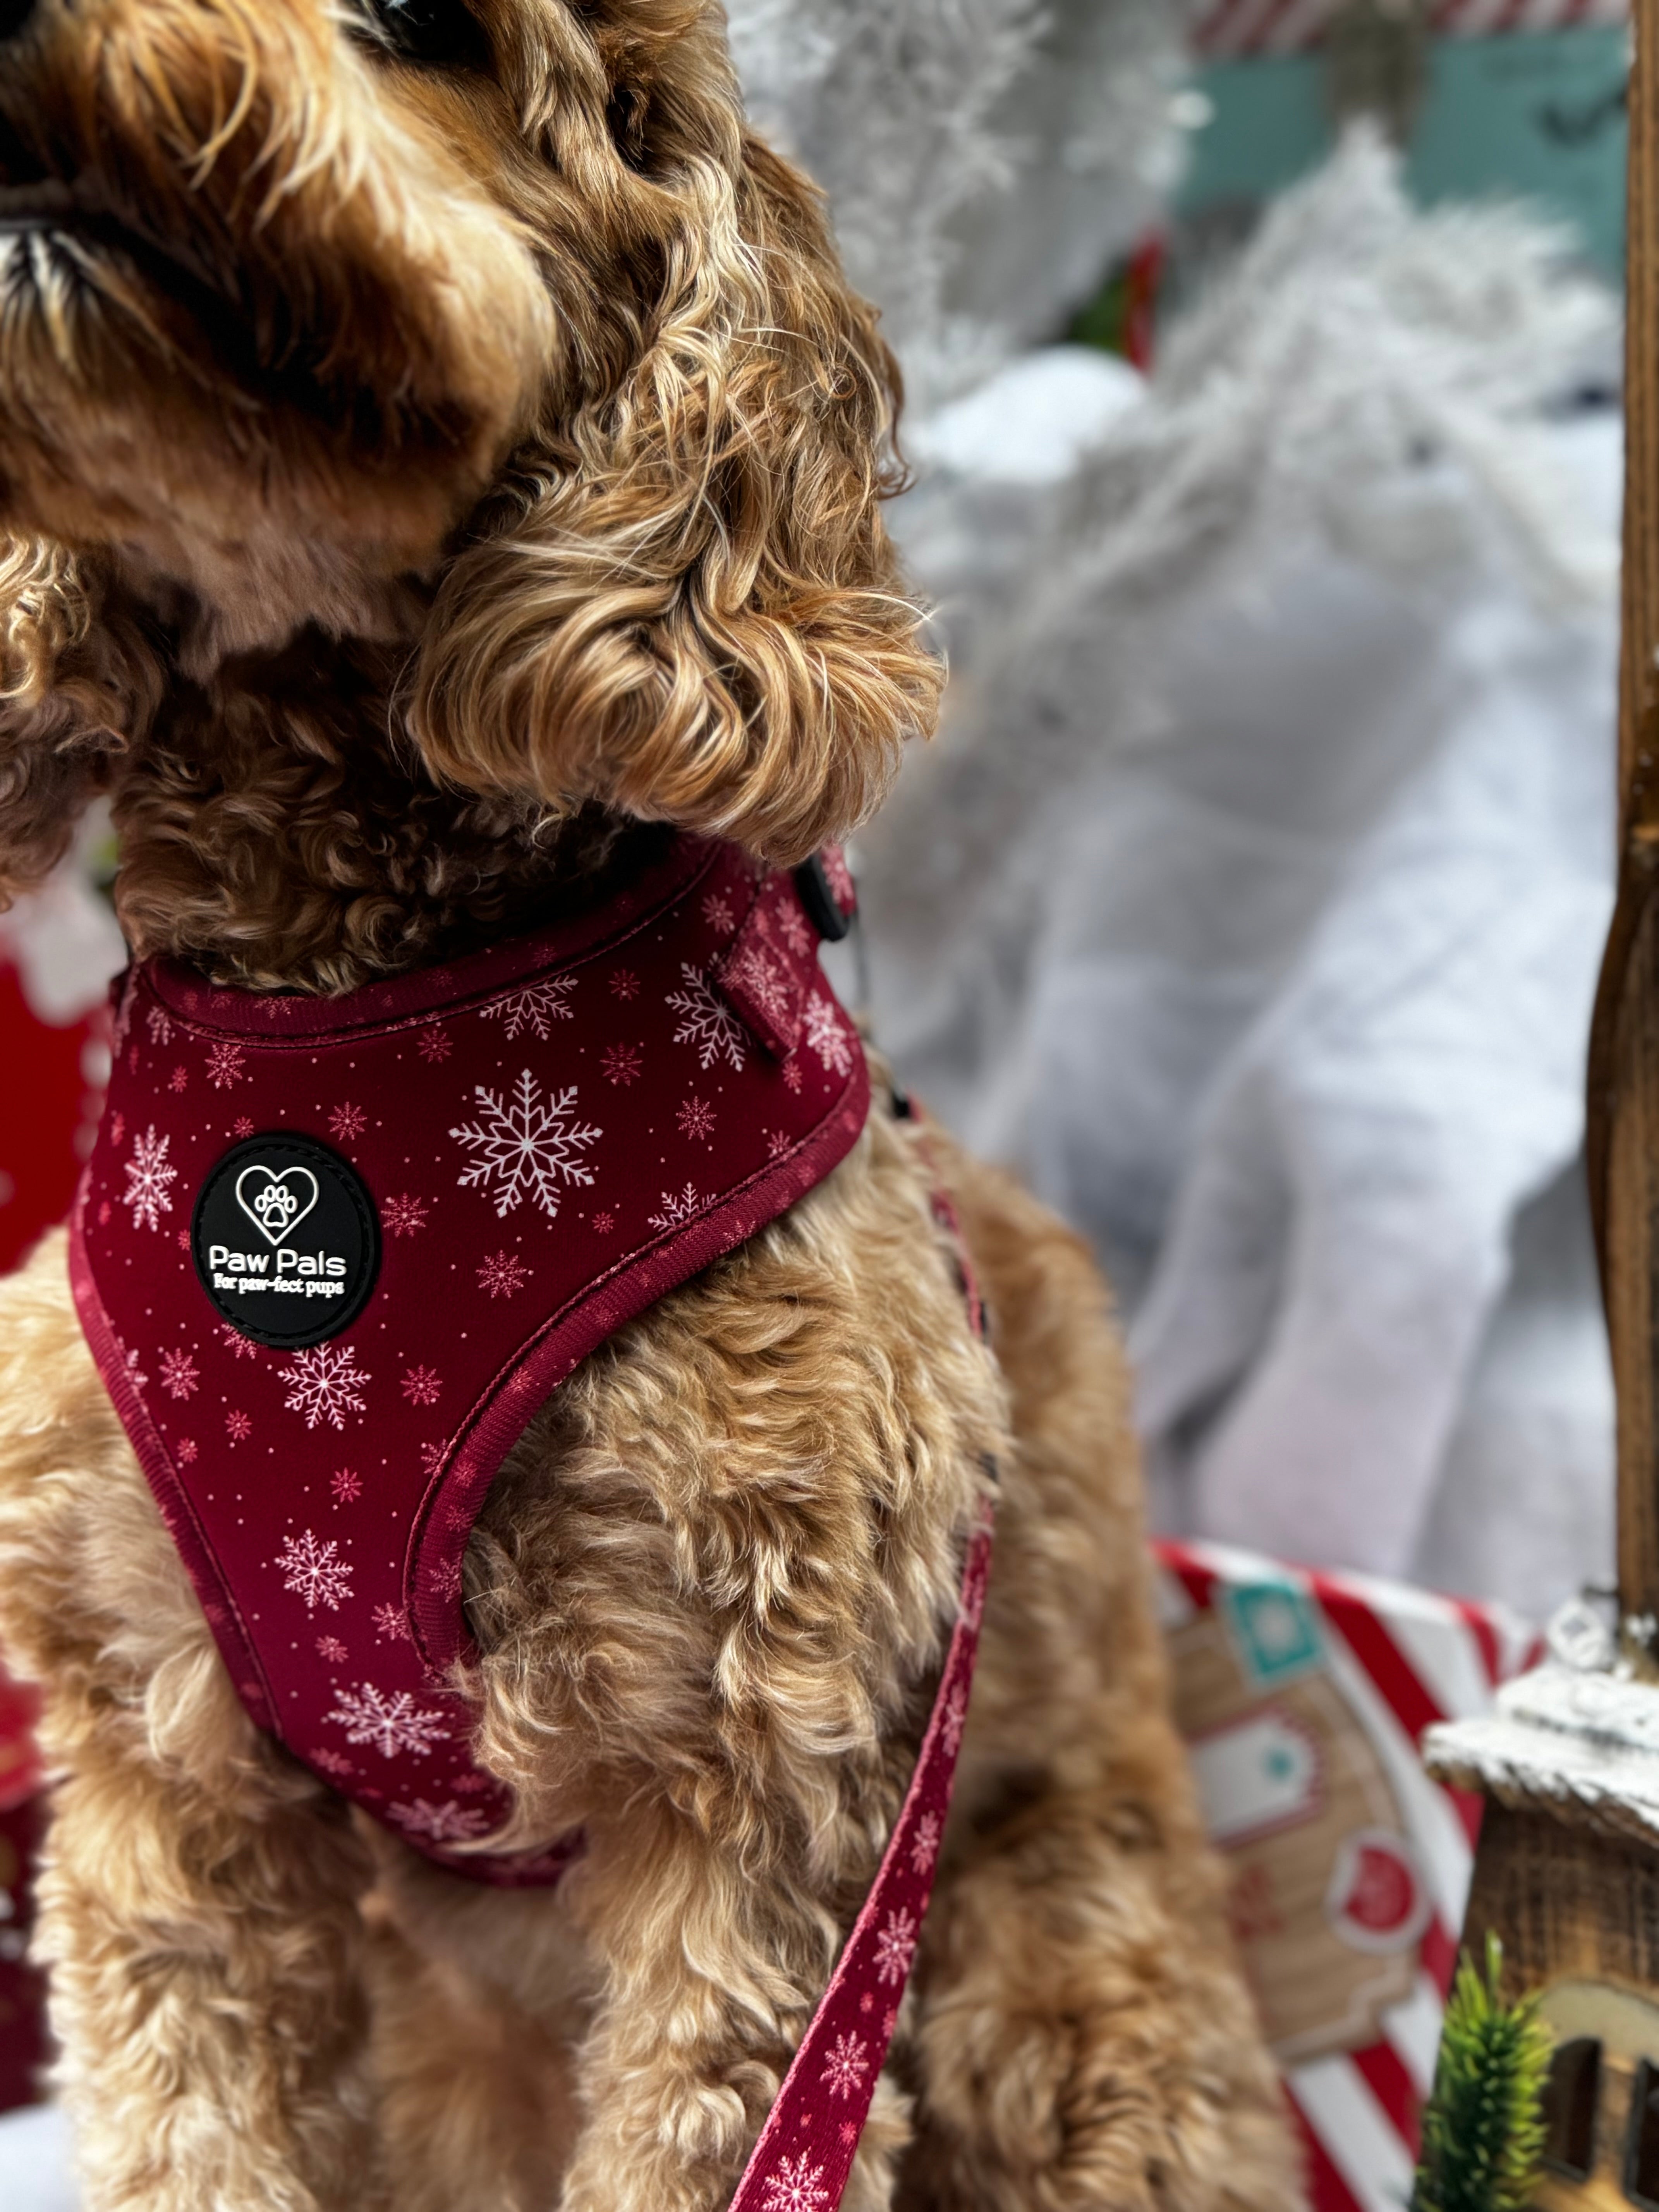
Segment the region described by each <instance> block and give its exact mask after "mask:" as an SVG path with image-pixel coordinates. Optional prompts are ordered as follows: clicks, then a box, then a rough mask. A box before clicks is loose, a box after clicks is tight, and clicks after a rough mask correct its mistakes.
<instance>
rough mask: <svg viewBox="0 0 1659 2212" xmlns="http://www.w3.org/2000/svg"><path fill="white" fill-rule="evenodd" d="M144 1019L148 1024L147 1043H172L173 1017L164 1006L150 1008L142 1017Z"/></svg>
mask: <svg viewBox="0 0 1659 2212" xmlns="http://www.w3.org/2000/svg"><path fill="white" fill-rule="evenodd" d="M144 1019H145V1021H146V1022H148V1023H149V1041H150V1042H151V1043H152V1044H171V1043H172V1042H173V1017H172V1015H171V1014H170V1013H168V1012H167V1008H166V1007H165V1006H152V1007H151V1008H150V1010H149V1012H148V1013H147V1014H146V1015H145V1016H144Z"/></svg>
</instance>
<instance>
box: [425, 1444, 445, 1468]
mask: <svg viewBox="0 0 1659 2212" xmlns="http://www.w3.org/2000/svg"><path fill="white" fill-rule="evenodd" d="M445 1449H447V1448H446V1447H445V1446H444V1445H443V1444H422V1446H421V1472H422V1474H436V1473H437V1472H438V1469H439V1468H441V1466H442V1465H443V1463H444V1452H445Z"/></svg>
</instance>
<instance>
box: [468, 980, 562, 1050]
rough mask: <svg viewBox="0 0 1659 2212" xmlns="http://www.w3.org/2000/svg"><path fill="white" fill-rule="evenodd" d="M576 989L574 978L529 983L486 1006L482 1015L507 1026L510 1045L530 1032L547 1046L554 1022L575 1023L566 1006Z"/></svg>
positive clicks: (482, 1008) (480, 1010) (482, 1010)
mask: <svg viewBox="0 0 1659 2212" xmlns="http://www.w3.org/2000/svg"><path fill="white" fill-rule="evenodd" d="M575 987H576V979H575V977H574V975H555V976H552V977H550V979H549V980H548V981H545V982H541V983H527V984H526V986H525V987H524V989H523V990H522V991H509V992H508V993H507V996H506V997H505V998H504V999H497V1000H496V1001H495V1005H494V1006H483V1007H481V1008H480V1009H479V1012H481V1013H482V1015H483V1018H484V1020H485V1021H487V1022H501V1023H503V1024H505V1025H506V1029H507V1042H508V1043H509V1044H510V1043H512V1042H513V1039H514V1038H515V1037H516V1036H518V1034H519V1032H520V1030H529V1031H530V1033H531V1035H532V1036H536V1037H540V1038H541V1039H542V1040H543V1041H544V1042H545V1040H546V1037H547V1034H548V1030H549V1028H550V1025H551V1024H553V1023H554V1022H569V1021H574V1019H575V1016H574V1013H573V1012H571V1010H570V1008H569V1007H568V1006H566V1004H565V1000H567V999H568V997H569V996H570V994H571V993H572V992H573V991H574V989H575Z"/></svg>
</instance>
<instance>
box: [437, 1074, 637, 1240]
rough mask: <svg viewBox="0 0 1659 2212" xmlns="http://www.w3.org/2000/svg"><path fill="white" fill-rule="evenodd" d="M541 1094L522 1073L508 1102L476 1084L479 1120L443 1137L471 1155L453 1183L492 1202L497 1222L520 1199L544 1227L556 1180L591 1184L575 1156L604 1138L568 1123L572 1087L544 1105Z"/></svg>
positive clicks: (553, 1212) (553, 1214)
mask: <svg viewBox="0 0 1659 2212" xmlns="http://www.w3.org/2000/svg"><path fill="white" fill-rule="evenodd" d="M541 1088H542V1087H541V1085H540V1084H539V1083H538V1082H537V1080H536V1079H535V1077H534V1076H533V1075H532V1073H530V1070H529V1069H528V1068H527V1067H526V1069H525V1070H524V1072H523V1073H522V1074H521V1075H520V1078H519V1079H518V1081H517V1082H516V1083H515V1084H514V1085H513V1091H512V1094H511V1098H510V1100H509V1098H507V1097H504V1096H503V1095H502V1093H501V1092H500V1091H489V1090H487V1089H486V1088H485V1086H484V1085H483V1084H482V1083H481V1084H479V1085H477V1086H476V1088H475V1090H474V1091H473V1096H474V1097H475V1098H476V1099H477V1102H478V1104H479V1106H480V1107H481V1108H482V1109H483V1113H482V1114H481V1115H480V1117H479V1119H478V1120H477V1121H464V1122H462V1124H461V1125H460V1127H459V1128H456V1129H452V1130H451V1131H450V1135H451V1136H452V1137H453V1138H454V1139H455V1140H456V1142H457V1143H458V1144H459V1145H460V1146H463V1147H464V1148H465V1150H466V1151H468V1152H475V1153H477V1158H476V1159H475V1160H474V1161H473V1163H472V1164H471V1167H470V1168H467V1169H465V1170H464V1171H463V1172H462V1174H461V1175H460V1176H459V1178H458V1181H459V1183H460V1186H461V1188H463V1189H465V1188H468V1187H469V1186H471V1188H475V1189H481V1190H483V1191H484V1192H485V1193H486V1194H489V1195H491V1196H493V1197H494V1199H495V1218H496V1219H497V1220H498V1221H500V1220H503V1219H504V1218H506V1216H507V1214H509V1213H511V1212H512V1211H513V1208H514V1206H518V1205H519V1204H520V1202H521V1201H522V1200H524V1199H525V1198H526V1197H528V1198H529V1200H531V1203H532V1205H535V1206H540V1208H541V1210H542V1212H544V1214H545V1215H546V1216H547V1218H548V1219H549V1220H550V1221H554V1220H556V1219H557V1218H558V1212H559V1191H560V1180H561V1178H562V1180H563V1182H565V1183H591V1182H592V1180H593V1170H592V1168H590V1167H587V1166H585V1165H584V1164H583V1163H582V1161H581V1160H580V1158H578V1157H577V1156H578V1154H580V1153H581V1152H586V1149H587V1147H588V1146H590V1145H592V1144H596V1143H597V1142H598V1141H599V1138H600V1137H602V1136H603V1135H604V1134H605V1132H604V1131H603V1130H602V1129H596V1128H594V1127H592V1125H591V1124H590V1123H588V1122H586V1121H577V1120H576V1119H575V1118H574V1115H575V1108H576V1086H575V1085H574V1084H572V1085H570V1087H569V1088H568V1090H565V1091H554V1092H552V1093H550V1095H549V1097H547V1098H546V1100H545V1101H544V1099H543V1097H542V1095H541ZM492 1184H493V1185H494V1189H493V1191H492V1189H491V1186H492Z"/></svg>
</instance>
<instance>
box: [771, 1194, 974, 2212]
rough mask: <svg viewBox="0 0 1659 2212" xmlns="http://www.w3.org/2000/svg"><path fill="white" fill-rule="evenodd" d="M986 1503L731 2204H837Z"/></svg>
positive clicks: (899, 1975)
mask: <svg viewBox="0 0 1659 2212" xmlns="http://www.w3.org/2000/svg"><path fill="white" fill-rule="evenodd" d="M933 1205H934V1211H935V1212H936V1213H937V1214H938V1215H939V1218H940V1220H941V1221H942V1222H943V1223H944V1224H945V1226H946V1227H947V1228H949V1229H950V1230H951V1232H952V1234H953V1235H954V1236H955V1237H956V1240H957V1251H958V1254H959V1255H960V1258H961V1264H962V1268H963V1290H964V1292H965V1294H966V1297H967V1299H968V1307H969V1315H970V1316H971V1318H972V1322H973V1325H974V1328H975V1333H976V1334H977V1333H981V1331H982V1320H981V1307H980V1301H979V1294H978V1291H977V1289H976V1288H975V1283H974V1279H973V1273H972V1270H971V1268H970V1267H969V1262H968V1255H967V1250H966V1248H965V1246H964V1245H963V1241H962V1237H961V1232H960V1231H959V1229H958V1228H957V1222H956V1218H955V1214H954V1212H953V1210H952V1208H951V1205H950V1201H949V1200H948V1199H946V1198H945V1196H944V1195H943V1194H942V1193H941V1194H938V1195H936V1196H935V1199H934V1201H933ZM991 1523H992V1508H991V1505H990V1504H989V1501H988V1500H987V1502H986V1503H985V1504H983V1506H982V1507H981V1515H980V1519H979V1522H978V1524H977V1525H976V1527H975V1529H974V1531H973V1534H972V1535H971V1536H970V1538H969V1543H968V1551H967V1556H966V1558H965V1559H964V1560H963V1573H962V1606H961V1611H960V1613H958V1615H957V1624H956V1627H955V1629H954V1631H953V1632H952V1633H951V1647H950V1650H949V1651H948V1653H947V1654H946V1656H945V1671H944V1673H943V1674H941V1675H940V1677H939V1690H938V1692H937V1694H936V1695H935V1697H934V1699H933V1713H932V1715H931V1716H930V1717H929V1719H928V1723H927V1734H926V1735H924V1736H923V1738H922V1742H921V1753H919V1755H918V1757H917V1759H916V1765H915V1772H914V1773H913V1774H912V1775H911V1777H910V1787H909V1789H908V1790H907V1792H906V1793H905V1799H904V1803H903V1805H902V1808H901V1809H900V1812H899V1816H898V1820H897V1821H896V1823H895V1825H894V1828H893V1832H892V1834H891V1835H890V1837H889V1838H888V1840H887V1849H886V1850H885V1852H884V1854H883V1856H882V1862H881V1865H880V1867H879V1868H878V1870H877V1874H876V1878H875V1881H874V1882H873V1884H872V1887H871V1890H870V1894H869V1895H868V1897H866V1899H865V1901H864V1908H863V1910H862V1911H860V1914H859V1917H858V1918H857V1920H856V1921H855V1922H854V1926H853V1932H852V1934H851V1935H850V1936H848V1939H847V1942H846V1945H845V1948H843V1949H842V1954H841V1957H840V1959H839V1960H838V1961H837V1963H836V1971H835V1972H834V1973H833V1974H832V1975H831V1977H830V1979H829V1988H828V1989H827V1990H825V1991H824V1993H823V1999H822V2000H821V2002H820V2003H819V2005H818V2008H817V2012H816V2013H814V2015H812V2018H811V2021H810V2022H809V2024H808V2026H807V2029H806V2033H805V2035H804V2036H803V2037H802V2038H801V2041H800V2045H799V2049H798V2050H797V2051H796V2053H795V2056H794V2059H793V2063H792V2064H791V2066H790V2069H789V2071H788V2073H787V2075H785V2076H784V2081H783V2086H782V2087H781V2089H780V2090H779V2092H778V2094H777V2099H776V2101H775V2103H774V2105H773V2106H772V2110H771V2112H770V2113H769V2115H768V2117H767V2122H766V2125H765V2126H764V2127H763V2129H762V2130H761V2133H760V2137H759V2140H758V2141H757V2143H756V2145H755V2148H754V2149H753V2151H752V2152H751V2153H750V2159H749V2163H748V2165H747V2166H745V2167H744V2173H743V2179H741V2181H739V2182H738V2188H737V2193H736V2195H735V2196H734V2197H732V2202H731V2208H730V2212H836V2207H837V2206H838V2205H839V2204H840V2203H841V2200H842V2192H843V2191H845V2189H846V2187H847V2183H848V2176H849V2175H850V2173H851V2172H852V2169H853V2160H854V2155H855V2154H856V2153H857V2150H858V2147H859V2138H860V2136H861V2135H862V2134H863V2132H864V2124H865V2121H866V2118H868V2116H869V2112H870V2100H871V2099H872V2096H873V2095H874V2094H875V2087H876V2082H877V2081H878V2078H879V2076H880V2074H881V2069H882V2067H883V2065H884V2063H885V2061H886V2057H887V2051H888V2046H889V2045H890V2043H891V2041H892V2039H893V2031H894V2029H895V2027H896V2026H897V2025H898V2012H899V2005H900V2002H901V2001H902V1998H903V1996H904V1991H905V1986H906V1984H907V1983H908V1981H909V1978H910V1968H911V1966H912V1964H913V1962H914V1960H915V1954H916V1945H917V1943H918V1942H919V1941H920V1939H921V1923H922V1917H923V1915H924V1914H925V1913H926V1912H927V1901H928V1899H929V1898H930V1897H931V1896H932V1894H933V1875H934V1869H935V1868H936V1867H937V1865H938V1863H939V1847H940V1844H941V1843H942V1841H943V1838H944V1834H945V1814H947V1813H948V1812H949V1810H950V1806H951V1790H952V1787H953V1786H954V1784H955V1781H956V1770H957V1753H958V1752H959V1751H960V1750H961V1748H962V1731H963V1723H964V1722H965V1721H966V1719H967V1717H968V1699H969V1692H970V1691H971V1690H972V1687H973V1680H974V1662H975V1658H976V1657H977V1656H978V1651H979V1630H980V1621H981V1618H982V1616H983V1614H984V1610H985V1586H986V1583H987V1578H988V1577H989V1575H990V1571H991Z"/></svg>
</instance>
